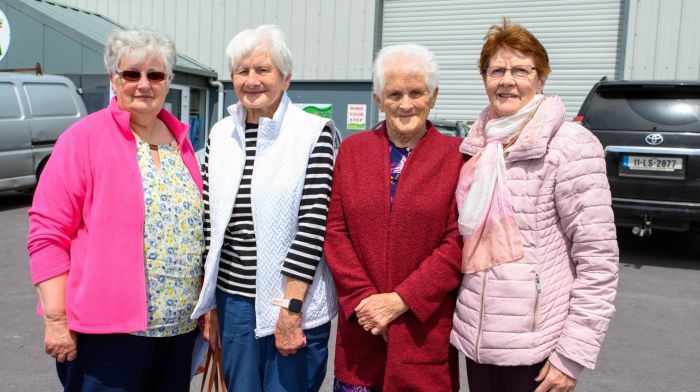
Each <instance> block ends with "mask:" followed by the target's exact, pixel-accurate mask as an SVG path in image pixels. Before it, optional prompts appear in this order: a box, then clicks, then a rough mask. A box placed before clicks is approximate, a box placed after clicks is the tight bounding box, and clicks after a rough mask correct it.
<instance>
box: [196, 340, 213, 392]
mask: <svg viewBox="0 0 700 392" xmlns="http://www.w3.org/2000/svg"><path fill="white" fill-rule="evenodd" d="M211 356H212V351H211V348H209V350H208V351H207V359H206V360H205V361H204V373H202V386H201V387H200V388H199V392H204V384H205V383H206V380H207V375H208V374H209V362H211ZM208 390H209V391H211V387H209V389H208Z"/></svg>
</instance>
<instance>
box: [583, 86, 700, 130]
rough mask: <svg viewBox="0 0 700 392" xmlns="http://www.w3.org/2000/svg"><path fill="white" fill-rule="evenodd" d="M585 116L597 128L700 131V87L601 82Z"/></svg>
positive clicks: (592, 126) (592, 127)
mask: <svg viewBox="0 0 700 392" xmlns="http://www.w3.org/2000/svg"><path fill="white" fill-rule="evenodd" d="M584 116H585V118H586V121H587V122H588V125H589V126H590V128H591V129H598V130H601V129H606V130H628V131H656V130H659V131H675V132H700V88H698V87H696V86H663V85H661V86H654V85H610V86H601V87H600V88H599V89H598V90H597V91H596V93H595V95H594V96H593V98H592V99H591V102H590V105H589V107H588V109H587V110H586V113H585V114H584Z"/></svg>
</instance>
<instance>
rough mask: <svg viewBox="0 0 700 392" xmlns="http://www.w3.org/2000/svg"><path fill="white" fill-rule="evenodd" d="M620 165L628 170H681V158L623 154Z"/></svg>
mask: <svg viewBox="0 0 700 392" xmlns="http://www.w3.org/2000/svg"><path fill="white" fill-rule="evenodd" d="M622 167H624V168H626V169H630V170H652V171H662V172H673V171H676V170H683V158H670V157H650V156H639V155H625V156H624V157H623V158H622Z"/></svg>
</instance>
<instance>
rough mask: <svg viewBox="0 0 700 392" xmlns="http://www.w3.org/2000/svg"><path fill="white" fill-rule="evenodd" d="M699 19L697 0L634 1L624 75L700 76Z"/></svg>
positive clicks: (640, 76)
mask: <svg viewBox="0 0 700 392" xmlns="http://www.w3.org/2000/svg"><path fill="white" fill-rule="evenodd" d="M662 4H663V6H662ZM698 20H700V1H698V0H663V1H661V0H632V1H631V2H630V11H629V28H628V33H627V52H626V56H625V58H626V62H625V78H626V79H636V80H644V79H678V80H698V79H700V23H698Z"/></svg>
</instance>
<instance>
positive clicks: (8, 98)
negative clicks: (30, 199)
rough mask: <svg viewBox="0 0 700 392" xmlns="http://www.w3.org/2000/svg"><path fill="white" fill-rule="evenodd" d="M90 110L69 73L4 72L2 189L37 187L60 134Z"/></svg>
mask: <svg viewBox="0 0 700 392" xmlns="http://www.w3.org/2000/svg"><path fill="white" fill-rule="evenodd" d="M86 114H87V111H86V109H85V104H84V103H83V99H82V98H81V97H80V95H79V94H78V92H77V90H76V88H75V85H74V84H73V82H71V81H70V79H68V78H66V77H63V76H55V75H25V74H16V73H0V191H7V190H22V189H31V188H33V187H34V186H35V185H36V183H37V181H38V179H39V175H41V171H42V169H43V168H44V165H45V164H46V162H47V161H48V159H49V156H50V155H51V151H53V146H54V144H55V143H56V140H57V139H58V137H59V135H61V133H63V131H65V130H66V129H67V128H68V127H70V126H71V124H73V123H74V122H76V121H78V120H80V119H81V118H83V117H84V116H85V115H86Z"/></svg>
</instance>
